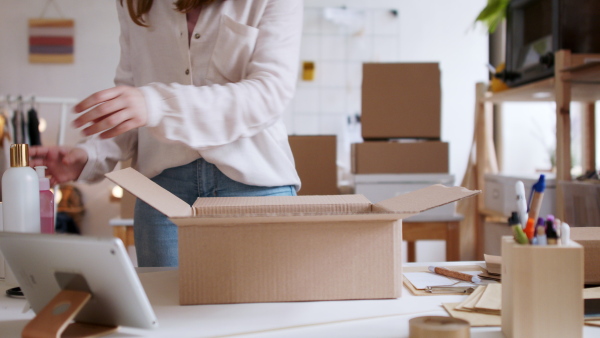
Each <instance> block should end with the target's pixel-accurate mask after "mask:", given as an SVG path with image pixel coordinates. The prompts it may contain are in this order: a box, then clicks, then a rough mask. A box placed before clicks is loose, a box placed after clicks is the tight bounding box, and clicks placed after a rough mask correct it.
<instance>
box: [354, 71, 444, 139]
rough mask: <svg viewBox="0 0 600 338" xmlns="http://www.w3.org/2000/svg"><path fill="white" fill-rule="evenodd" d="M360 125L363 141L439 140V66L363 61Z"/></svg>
mask: <svg viewBox="0 0 600 338" xmlns="http://www.w3.org/2000/svg"><path fill="white" fill-rule="evenodd" d="M361 125H362V137H363V138H364V139H365V140H368V139H389V138H432V139H440V135H441V85H440V68H439V65H438V64H437V63H365V64H363V81H362V112H361Z"/></svg>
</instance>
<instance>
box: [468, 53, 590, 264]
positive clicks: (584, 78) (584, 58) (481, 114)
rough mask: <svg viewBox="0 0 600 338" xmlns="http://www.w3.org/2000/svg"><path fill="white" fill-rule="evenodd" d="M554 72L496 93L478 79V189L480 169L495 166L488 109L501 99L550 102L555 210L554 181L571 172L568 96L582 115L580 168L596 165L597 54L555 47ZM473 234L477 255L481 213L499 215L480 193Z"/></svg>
mask: <svg viewBox="0 0 600 338" xmlns="http://www.w3.org/2000/svg"><path fill="white" fill-rule="evenodd" d="M554 68H555V72H554V77H552V78H548V79H544V80H540V81H537V82H534V83H530V84H526V85H523V86H519V87H515V88H510V89H508V90H505V91H502V92H496V93H491V92H487V91H486V90H485V86H484V85H483V84H478V85H477V105H476V132H475V142H476V144H477V152H476V169H475V171H476V177H477V189H480V190H483V189H485V186H484V174H486V173H488V172H494V171H497V170H498V169H497V166H495V165H491V166H490V165H489V163H492V164H495V163H496V158H495V152H494V151H493V149H494V146H493V141H492V140H493V138H492V137H491V135H492V129H493V128H492V110H493V105H494V104H501V103H503V102H535V101H540V102H555V103H556V183H557V192H556V214H557V217H559V218H561V217H563V215H564V200H563V194H562V189H561V186H560V184H559V182H560V181H570V180H572V177H571V120H570V118H571V111H570V104H571V102H572V101H576V102H582V103H584V106H585V112H584V114H583V116H582V117H583V136H584V137H583V144H582V149H583V154H582V155H583V156H582V158H583V163H582V166H583V170H584V171H587V170H594V169H595V164H596V156H595V154H596V150H595V142H596V130H595V108H594V107H595V102H596V101H598V100H600V54H572V53H571V52H570V51H568V50H560V51H558V52H556V54H555V65H554ZM476 204H477V207H476V211H475V212H476V217H475V220H476V221H475V222H476V224H475V232H476V233H475V238H476V243H477V244H476V248H475V251H476V254H477V258H478V259H479V258H482V257H483V242H484V239H483V223H484V221H485V218H486V217H497V216H500V215H498V214H495V213H493V212H489V211H487V210H485V209H484V208H483V206H484V204H483V195H482V194H480V195H479V197H478V199H477V203H476Z"/></svg>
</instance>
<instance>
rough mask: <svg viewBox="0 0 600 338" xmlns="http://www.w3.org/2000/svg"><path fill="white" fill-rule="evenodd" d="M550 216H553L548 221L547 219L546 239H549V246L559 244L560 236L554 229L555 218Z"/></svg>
mask: <svg viewBox="0 0 600 338" xmlns="http://www.w3.org/2000/svg"><path fill="white" fill-rule="evenodd" d="M550 216H552V215H548V219H546V238H547V239H548V244H557V243H558V234H557V233H556V228H555V227H554V216H552V217H550Z"/></svg>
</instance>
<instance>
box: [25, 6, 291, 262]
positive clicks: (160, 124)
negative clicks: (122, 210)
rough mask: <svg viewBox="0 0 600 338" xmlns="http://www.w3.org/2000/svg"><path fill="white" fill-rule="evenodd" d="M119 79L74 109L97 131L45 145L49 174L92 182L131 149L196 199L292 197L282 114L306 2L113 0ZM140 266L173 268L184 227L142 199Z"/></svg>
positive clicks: (142, 163) (140, 163) (158, 175)
mask: <svg viewBox="0 0 600 338" xmlns="http://www.w3.org/2000/svg"><path fill="white" fill-rule="evenodd" d="M117 11H118V15H119V22H120V25H121V36H120V45H121V58H120V62H119V65H118V68H117V72H116V77H115V84H116V87H114V88H110V89H106V90H103V91H100V92H97V93H94V94H93V95H91V96H89V97H88V98H86V99H84V100H83V101H82V102H80V103H79V104H78V105H76V106H75V107H74V111H75V113H80V114H81V115H80V116H79V117H78V118H77V119H76V120H74V123H73V124H74V126H75V127H77V128H83V129H82V132H83V133H84V134H85V135H87V136H90V138H88V140H87V141H85V142H84V143H81V144H79V145H77V146H76V147H74V148H68V147H38V148H33V149H32V150H31V157H32V164H33V165H46V166H47V167H48V172H49V174H50V175H51V179H52V182H53V183H60V182H65V181H69V180H79V181H86V182H93V181H97V180H100V179H102V178H103V175H104V174H105V173H107V172H109V171H111V170H113V169H114V167H115V165H116V163H117V162H118V161H121V160H126V159H129V158H132V159H133V166H134V167H135V168H136V169H137V170H138V171H140V172H141V173H142V174H144V175H146V176H148V177H150V178H151V179H152V180H153V181H154V182H156V183H158V184H159V185H161V186H162V187H164V188H165V189H167V190H169V191H171V192H172V193H174V194H175V195H177V196H179V197H180V198H181V199H183V200H184V201H186V202H188V203H190V204H192V203H193V202H194V201H195V200H196V198H198V197H205V196H266V195H295V194H296V191H297V190H298V189H299V188H300V179H299V178H298V175H297V173H296V170H295V165H294V159H293V156H292V153H291V150H290V147H289V144H288V140H287V137H288V136H287V132H286V129H285V126H284V123H283V120H282V114H283V112H284V109H285V107H286V105H287V104H288V103H289V102H290V100H291V99H292V96H293V94H294V90H295V84H296V78H297V72H298V64H299V46H300V38H301V30H302V13H303V4H302V1H301V0H177V1H175V2H173V0H154V1H153V0H126V1H124V2H123V3H121V2H119V1H117ZM134 231H135V245H136V251H137V255H138V264H139V266H177V265H178V260H177V228H176V226H175V225H174V224H173V223H171V222H170V221H169V220H168V219H167V218H166V216H164V215H163V214H161V213H159V212H158V211H156V210H155V209H154V208H152V207H150V206H149V205H147V204H146V203H144V202H142V201H140V200H138V201H137V203H136V207H135V216H134Z"/></svg>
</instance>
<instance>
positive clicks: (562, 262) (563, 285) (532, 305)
mask: <svg viewBox="0 0 600 338" xmlns="http://www.w3.org/2000/svg"><path fill="white" fill-rule="evenodd" d="M502 332H503V333H504V335H505V336H506V337H508V338H512V337H515V338H521V337H523V338H525V337H526V338H537V337H540V338H541V337H570V338H577V337H582V336H583V247H582V246H581V245H579V244H577V243H575V242H573V241H571V243H569V244H567V245H546V246H534V245H519V244H515V242H514V240H513V238H512V237H510V236H505V237H503V238H502Z"/></svg>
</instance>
